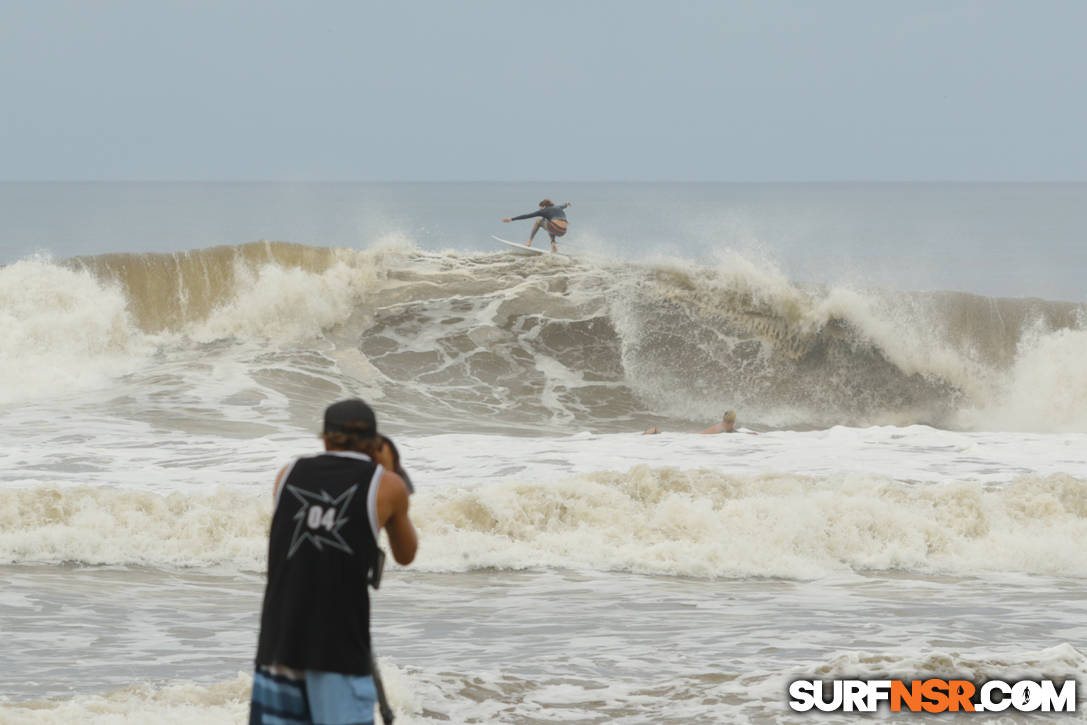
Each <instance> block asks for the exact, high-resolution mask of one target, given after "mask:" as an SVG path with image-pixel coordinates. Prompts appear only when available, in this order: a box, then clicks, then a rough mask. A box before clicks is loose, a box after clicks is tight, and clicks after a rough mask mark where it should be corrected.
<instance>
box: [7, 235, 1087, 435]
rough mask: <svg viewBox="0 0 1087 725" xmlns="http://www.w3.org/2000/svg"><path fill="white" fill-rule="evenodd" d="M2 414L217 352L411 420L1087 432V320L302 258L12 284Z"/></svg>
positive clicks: (124, 259) (692, 272) (316, 254)
mask: <svg viewBox="0 0 1087 725" xmlns="http://www.w3.org/2000/svg"><path fill="white" fill-rule="evenodd" d="M0 317H2V318H3V319H2V320H0V322H3V324H2V325H0V330H2V331H3V332H0V336H2V342H3V343H4V344H3V345H2V346H0V372H2V373H4V374H5V377H6V379H7V380H9V381H11V382H10V384H7V385H5V386H4V388H3V391H2V392H0V403H3V402H4V401H5V400H6V401H9V402H10V401H17V400H23V399H27V398H33V397H35V396H38V395H46V394H56V393H57V391H61V392H63V391H65V390H68V389H78V388H79V387H80V386H84V387H87V386H93V385H95V384H96V383H97V382H98V381H100V380H101V379H102V378H103V376H109V375H117V374H125V373H127V372H131V371H132V370H136V369H140V368H142V367H145V366H147V365H149V364H153V359H154V358H155V356H159V357H161V356H163V355H165V356H169V355H170V354H171V352H172V351H174V350H176V349H178V348H181V347H185V346H189V347H191V346H193V345H199V344H208V343H210V342H221V341H241V342H247V343H257V344H260V345H265V346H268V345H271V346H274V347H276V348H277V349H279V350H288V351H291V350H293V351H296V352H297V353H299V354H308V353H310V352H312V351H313V350H315V349H320V350H321V354H324V355H327V356H328V358H329V359H330V360H331V361H332V362H333V363H334V364H338V365H342V366H344V371H345V373H347V374H350V369H351V368H357V369H364V370H365V371H366V372H367V374H368V375H373V374H375V373H376V374H377V375H378V377H379V378H380V386H381V388H382V391H383V393H384V394H385V397H386V398H387V399H388V400H390V401H395V405H397V406H400V408H401V411H402V413H403V417H404V418H405V419H414V420H417V421H421V422H423V423H428V422H430V421H442V422H443V423H444V422H446V421H449V420H453V421H456V422H457V424H458V425H459V426H461V427H462V428H464V427H467V428H468V429H469V430H481V431H482V430H487V429H488V427H497V428H503V429H506V430H508V429H511V428H518V427H519V428H522V429H525V430H539V429H541V428H543V429H547V430H553V431H554V430H561V429H566V428H567V427H568V426H570V425H571V424H577V425H579V426H582V427H588V428H596V429H600V430H605V431H607V430H629V429H630V428H631V426H638V425H640V424H641V422H642V421H643V420H644V419H645V417H646V416H647V415H651V416H659V417H663V418H664V419H666V420H667V421H668V422H669V424H674V425H684V426H686V425H690V424H691V422H694V423H704V422H705V421H706V420H713V419H716V418H717V417H718V416H719V415H720V413H721V411H722V410H724V409H725V408H735V409H742V411H743V412H742V417H743V419H744V420H745V421H746V422H747V423H748V424H753V425H756V426H762V427H766V428H805V427H826V426H830V425H836V424H844V425H855V426H868V425H877V424H895V425H904V424H910V423H926V424H930V425H935V426H940V427H960V428H970V429H977V428H980V429H987V430H994V429H996V430H1032V431H1067V432H1072V431H1076V432H1079V431H1087V372H1085V368H1083V366H1082V365H1079V364H1078V361H1079V360H1081V359H1082V358H1083V356H1084V355H1085V354H1087V326H1085V325H1084V315H1083V310H1082V308H1081V307H1080V306H1077V305H1074V304H1071V303H1063V302H1047V301H1043V300H1038V299H995V298H985V297H979V296H976V295H970V294H965V293H953V292H944V293H935V292H933V293H902V292H891V291H886V290H859V289H851V288H845V287H832V288H814V287H805V286H801V285H798V284H795V283H793V282H791V281H790V280H788V279H787V278H785V277H784V276H783V275H782V274H781V273H780V272H779V271H778V270H777V269H776V268H775V267H774V266H773V265H772V264H770V263H767V262H759V263H755V262H752V261H751V260H749V259H746V258H744V257H742V256H740V255H737V254H731V253H729V254H723V255H721V256H720V257H719V258H718V259H717V261H716V264H714V265H712V266H704V265H703V266H700V265H696V264H694V263H690V262H686V261H684V260H666V261H661V262H656V263H639V264H631V263H620V262H612V261H606V260H577V259H574V260H569V259H547V258H539V259H524V258H518V257H513V256H511V255H505V254H468V253H453V252H448V253H442V254H438V253H427V252H420V251H418V250H415V249H412V248H411V247H410V246H407V245H405V244H389V245H386V246H384V247H380V248H376V249H370V250H365V251H359V250H350V249H332V248H321V247H309V246H304V245H297V244H288V243H281V242H256V243H252V244H245V245H238V246H230V247H217V248H212V249H203V250H195V251H190V252H179V253H173V254H111V255H102V256H97V257H86V258H76V259H72V260H64V261H59V262H54V261H50V260H44V259H28V260H23V261H21V262H17V263H15V264H13V265H9V266H7V267H4V268H0Z"/></svg>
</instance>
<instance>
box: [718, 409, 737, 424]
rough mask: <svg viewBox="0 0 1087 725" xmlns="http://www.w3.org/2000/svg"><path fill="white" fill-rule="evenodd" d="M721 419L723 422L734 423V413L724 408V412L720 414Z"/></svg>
mask: <svg viewBox="0 0 1087 725" xmlns="http://www.w3.org/2000/svg"><path fill="white" fill-rule="evenodd" d="M721 420H722V422H725V423H735V422H736V413H735V412H733V411H731V410H726V411H725V414H724V415H722V416H721Z"/></svg>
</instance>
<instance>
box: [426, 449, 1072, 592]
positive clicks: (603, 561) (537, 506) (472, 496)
mask: <svg viewBox="0 0 1087 725" xmlns="http://www.w3.org/2000/svg"><path fill="white" fill-rule="evenodd" d="M1085 502H1087V481H1084V480H1082V479H1074V478H1069V477H1062V476H1054V477H1051V478H1045V479H1039V478H1033V477H1027V478H1024V479H1021V480H1019V481H1017V482H1015V483H1014V484H1012V485H1009V486H1007V487H1005V488H1000V489H987V488H986V487H984V486H982V485H980V484H977V483H948V484H943V485H939V486H924V485H922V486H918V485H907V484H899V483H895V482H892V481H888V480H886V479H880V478H875V477H872V476H866V475H847V476H844V477H837V478H821V479H817V478H810V477H802V476H796V475H775V474H765V475H756V476H732V475H725V474H721V473H716V472H713V471H709V470H694V471H679V470H676V469H669V468H650V467H648V466H639V467H635V468H633V469H631V470H629V471H627V472H624V473H595V474H589V475H584V476H577V477H574V478H571V479H566V480H563V481H557V482H554V483H517V482H508V481H507V482H500V483H487V484H484V485H481V486H476V487H472V488H468V489H457V490H452V491H450V490H443V491H441V492H439V493H438V494H437V495H435V496H433V497H428V498H425V499H422V500H420V501H419V502H417V503H416V505H415V515H416V518H417V519H418V522H419V526H420V529H421V530H422V531H423V532H424V535H425V536H424V542H425V545H424V547H423V548H422V550H421V551H420V555H419V559H418V561H417V563H416V565H417V566H419V567H422V568H424V569H431V570H434V569H437V570H463V569H465V568H477V567H495V568H503V569H520V568H527V567H534V566H561V567H574V568H584V569H591V570H619V571H632V572H648V573H656V574H677V575H683V576H695V577H752V576H754V577H758V576H772V577H785V578H795V579H808V578H818V577H822V576H827V575H830V574H832V573H834V572H843V571H863V570H885V569H904V570H910V571H921V572H933V573H936V572H938V573H954V574H960V575H970V574H978V573H981V572H987V571H1002V572H1012V571H1016V572H1031V573H1039V574H1052V575H1064V574H1069V575H1081V576H1082V575H1084V574H1087V556H1085V555H1084V554H1083V552H1082V551H1080V550H1079V549H1078V548H1077V547H1075V546H1073V545H1072V542H1074V541H1079V540H1082V539H1083V538H1085V537H1087V503H1085Z"/></svg>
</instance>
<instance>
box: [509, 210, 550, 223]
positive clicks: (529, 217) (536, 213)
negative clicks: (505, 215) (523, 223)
mask: <svg viewBox="0 0 1087 725" xmlns="http://www.w3.org/2000/svg"><path fill="white" fill-rule="evenodd" d="M534 216H543V209H538V210H537V211H534V212H532V213H531V214H522V215H521V216H515V217H512V218H511V219H510V221H512V222H515V221H517V220H519V219H531V218H532V217H534Z"/></svg>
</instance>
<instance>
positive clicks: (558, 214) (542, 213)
mask: <svg viewBox="0 0 1087 725" xmlns="http://www.w3.org/2000/svg"><path fill="white" fill-rule="evenodd" d="M568 206H570V202H566V203H565V204H558V205H556V204H555V203H554V202H552V201H551V200H550V199H544V200H543V201H541V202H540V208H539V209H537V210H536V211H534V212H530V213H528V214H522V215H521V216H515V217H513V218H512V219H510V218H506V219H503V220H502V221H503V222H504V223H507V224H508V223H509V222H514V221H517V220H518V219H531V218H533V217H540V218H539V219H537V220H536V224H535V225H533V227H532V234H530V235H529V236H528V241H527V242H525V246H526V247H531V246H532V240H533V238H534V237H535V236H536V232H538V231H540V227H544V228H546V229H547V233H548V235H550V237H551V251H552V252H557V251H559V247H558V245H557V244H555V239H556V238H557V237H561V236H562V235H563V234H566V226H567V224H566V212H565V211H563V210H564V209H566V207H568Z"/></svg>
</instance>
